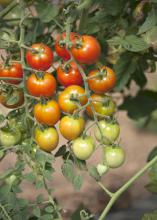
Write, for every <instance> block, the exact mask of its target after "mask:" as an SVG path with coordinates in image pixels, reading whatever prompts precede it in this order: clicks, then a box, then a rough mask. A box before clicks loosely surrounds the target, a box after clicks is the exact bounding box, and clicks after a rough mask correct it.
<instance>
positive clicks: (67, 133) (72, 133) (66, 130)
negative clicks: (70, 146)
mask: <svg viewBox="0 0 157 220" xmlns="http://www.w3.org/2000/svg"><path fill="white" fill-rule="evenodd" d="M84 128H85V120H84V119H83V118H82V117H77V118H74V117H70V116H64V117H63V118H62V119H61V121H60V124H59V129H60V132H61V134H62V135H63V137H64V138H66V139H67V140H74V139H76V138H77V137H78V136H80V134H81V133H82V131H83V130H84Z"/></svg>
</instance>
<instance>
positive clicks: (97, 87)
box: [88, 66, 116, 94]
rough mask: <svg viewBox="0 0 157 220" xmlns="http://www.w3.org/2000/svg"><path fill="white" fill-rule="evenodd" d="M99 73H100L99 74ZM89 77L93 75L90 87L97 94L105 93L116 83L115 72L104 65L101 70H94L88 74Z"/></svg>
mask: <svg viewBox="0 0 157 220" xmlns="http://www.w3.org/2000/svg"><path fill="white" fill-rule="evenodd" d="M97 74H100V75H99V76H97ZM94 76H95V77H94ZM88 77H92V78H91V79H89V80H88V84H89V88H90V89H91V90H92V91H93V92H95V93H97V94H104V93H105V92H108V91H109V90H111V89H112V88H113V87H114V86H115V83H116V75H115V73H114V72H113V70H112V69H110V68H109V67H107V66H103V67H102V68H101V69H100V70H98V69H96V70H92V71H91V72H90V73H89V74H88Z"/></svg>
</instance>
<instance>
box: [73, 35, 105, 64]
mask: <svg viewBox="0 0 157 220" xmlns="http://www.w3.org/2000/svg"><path fill="white" fill-rule="evenodd" d="M79 41H81V43H80V46H78V47H77V44H76V46H73V47H72V49H71V52H72V54H73V56H74V58H75V59H76V60H77V61H78V62H80V63H83V64H93V63H96V62H97V61H98V59H99V57H100V54H101V47H100V44H99V42H98V41H97V40H96V38H94V37H92V36H88V35H83V36H82V37H81V38H80V39H79Z"/></svg>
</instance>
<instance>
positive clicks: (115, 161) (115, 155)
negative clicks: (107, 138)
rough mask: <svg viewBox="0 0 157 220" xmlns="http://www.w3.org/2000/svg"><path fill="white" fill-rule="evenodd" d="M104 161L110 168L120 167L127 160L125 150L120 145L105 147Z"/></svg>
mask: <svg viewBox="0 0 157 220" xmlns="http://www.w3.org/2000/svg"><path fill="white" fill-rule="evenodd" d="M103 152H104V163H105V164H107V166H108V167H110V168H118V167H120V166H122V164H123V163H124V161H125V151H124V150H123V148H121V147H119V146H114V147H113V146H106V147H104V148H103Z"/></svg>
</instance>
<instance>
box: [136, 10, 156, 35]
mask: <svg viewBox="0 0 157 220" xmlns="http://www.w3.org/2000/svg"><path fill="white" fill-rule="evenodd" d="M156 24H157V15H156V13H155V11H154V9H153V10H152V11H151V12H150V13H149V14H148V16H147V18H146V20H145V21H144V23H143V24H142V26H141V27H140V28H139V31H138V34H142V33H144V32H147V31H149V30H150V29H151V28H152V27H154V26H155V25H156Z"/></svg>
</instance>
